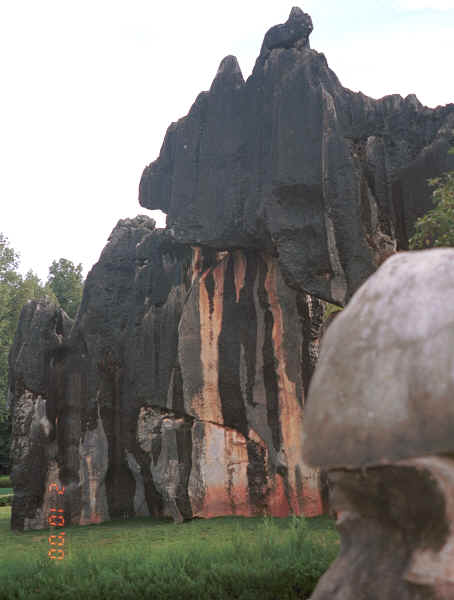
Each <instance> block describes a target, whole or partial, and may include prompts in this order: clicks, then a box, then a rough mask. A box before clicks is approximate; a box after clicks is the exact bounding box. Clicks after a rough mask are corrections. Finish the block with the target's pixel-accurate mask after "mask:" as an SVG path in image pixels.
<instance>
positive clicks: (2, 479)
mask: <svg viewBox="0 0 454 600" xmlns="http://www.w3.org/2000/svg"><path fill="white" fill-rule="evenodd" d="M11 487H13V486H12V483H11V479H10V477H9V475H0V488H11Z"/></svg>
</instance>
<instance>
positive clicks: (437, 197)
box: [409, 151, 454, 250]
mask: <svg viewBox="0 0 454 600" xmlns="http://www.w3.org/2000/svg"><path fill="white" fill-rule="evenodd" d="M450 153H451V151H450ZM429 185H430V186H431V187H432V188H434V190H433V193H432V195H433V202H434V205H435V206H434V208H432V209H431V210H429V211H428V212H427V213H426V214H425V215H423V216H422V217H421V218H419V219H418V220H417V221H416V224H415V233H414V235H413V237H412V238H411V239H410V243H409V246H410V249H411V250H422V249H424V248H435V247H439V246H454V171H450V172H449V173H444V174H443V175H442V176H441V177H436V178H435V179H430V180H429Z"/></svg>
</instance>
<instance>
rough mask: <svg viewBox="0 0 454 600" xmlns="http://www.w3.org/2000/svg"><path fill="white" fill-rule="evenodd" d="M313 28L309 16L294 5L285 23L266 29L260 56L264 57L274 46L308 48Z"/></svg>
mask: <svg viewBox="0 0 454 600" xmlns="http://www.w3.org/2000/svg"><path fill="white" fill-rule="evenodd" d="M313 28H314V27H313V25H312V19H311V16H310V15H308V14H306V13H305V12H303V11H302V10H301V8H299V7H298V6H294V7H293V8H292V10H291V11H290V15H289V18H288V19H287V21H286V22H285V23H283V24H281V25H275V26H274V27H271V29H269V30H268V31H267V33H266V34H265V38H264V40H263V44H262V49H261V51H260V56H261V57H264V58H265V57H266V55H267V54H268V53H269V52H271V50H274V49H275V48H310V45H309V36H310V34H311V33H312V30H313Z"/></svg>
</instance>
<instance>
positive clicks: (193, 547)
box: [0, 507, 339, 600]
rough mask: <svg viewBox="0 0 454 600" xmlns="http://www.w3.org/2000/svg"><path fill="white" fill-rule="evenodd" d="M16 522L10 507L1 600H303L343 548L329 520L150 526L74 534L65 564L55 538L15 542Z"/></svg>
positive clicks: (0, 530)
mask: <svg viewBox="0 0 454 600" xmlns="http://www.w3.org/2000/svg"><path fill="white" fill-rule="evenodd" d="M10 514H11V508H10V507H0V539H1V541H2V543H1V544H0V599H1V600H16V599H17V600H19V599H25V598H26V599H27V600H29V599H30V600H38V599H43V600H44V598H45V599H46V600H54V599H55V600H57V599H58V600H60V599H67V600H69V599H76V598H77V599H79V598H80V599H83V600H95V599H96V600H104V599H105V600H114V599H118V600H120V599H121V600H129V599H131V600H132V599H134V600H141V599H147V600H155V599H156V600H173V599H177V598H178V600H208V599H210V600H211V599H212V600H227V599H229V600H230V599H237V600H253V599H255V598H259V599H260V600H290V599H296V598H299V599H302V598H308V597H309V595H310V593H311V592H312V590H313V588H314V587H315V584H316V582H317V580H318V578H319V577H320V575H321V574H322V573H323V572H324V571H325V570H326V568H327V567H328V565H329V564H330V562H331V561H332V560H333V559H334V558H335V556H336V554H337V552H338V548H339V541H338V535H337V532H336V530H335V528H334V524H333V522H332V521H331V520H330V519H328V518H325V517H320V518H315V519H308V520H305V519H300V518H293V519H292V518H289V519H263V518H255V519H243V518H235V517H225V518H218V519H210V520H194V521H191V522H188V523H184V524H182V525H176V524H174V523H169V522H156V521H152V520H151V519H146V518H141V519H134V520H129V521H110V522H107V523H104V524H102V525H91V526H86V527H67V528H65V529H64V531H65V532H66V533H65V553H66V555H65V558H64V560H62V561H55V560H49V559H48V557H47V551H48V547H49V544H48V535H49V532H48V531H30V532H25V533H17V532H12V531H10V529H9V517H10Z"/></svg>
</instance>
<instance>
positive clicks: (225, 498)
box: [194, 423, 253, 518]
mask: <svg viewBox="0 0 454 600" xmlns="http://www.w3.org/2000/svg"><path fill="white" fill-rule="evenodd" d="M247 467H248V452H247V445H246V439H245V438H244V436H243V435H242V434H241V433H239V432H238V431H236V430H234V429H229V428H226V427H222V426H218V425H215V424H213V423H206V424H205V436H204V439H203V451H202V453H201V457H200V463H199V468H200V472H201V475H202V478H203V481H204V486H205V490H206V492H205V496H204V499H203V504H202V507H201V508H200V509H199V510H198V511H197V512H196V513H195V514H194V516H197V517H203V518H210V517H219V516H222V515H232V514H233V515H241V516H245V517H249V516H251V515H252V514H253V510H252V509H251V506H250V503H249V493H248V479H247Z"/></svg>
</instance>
